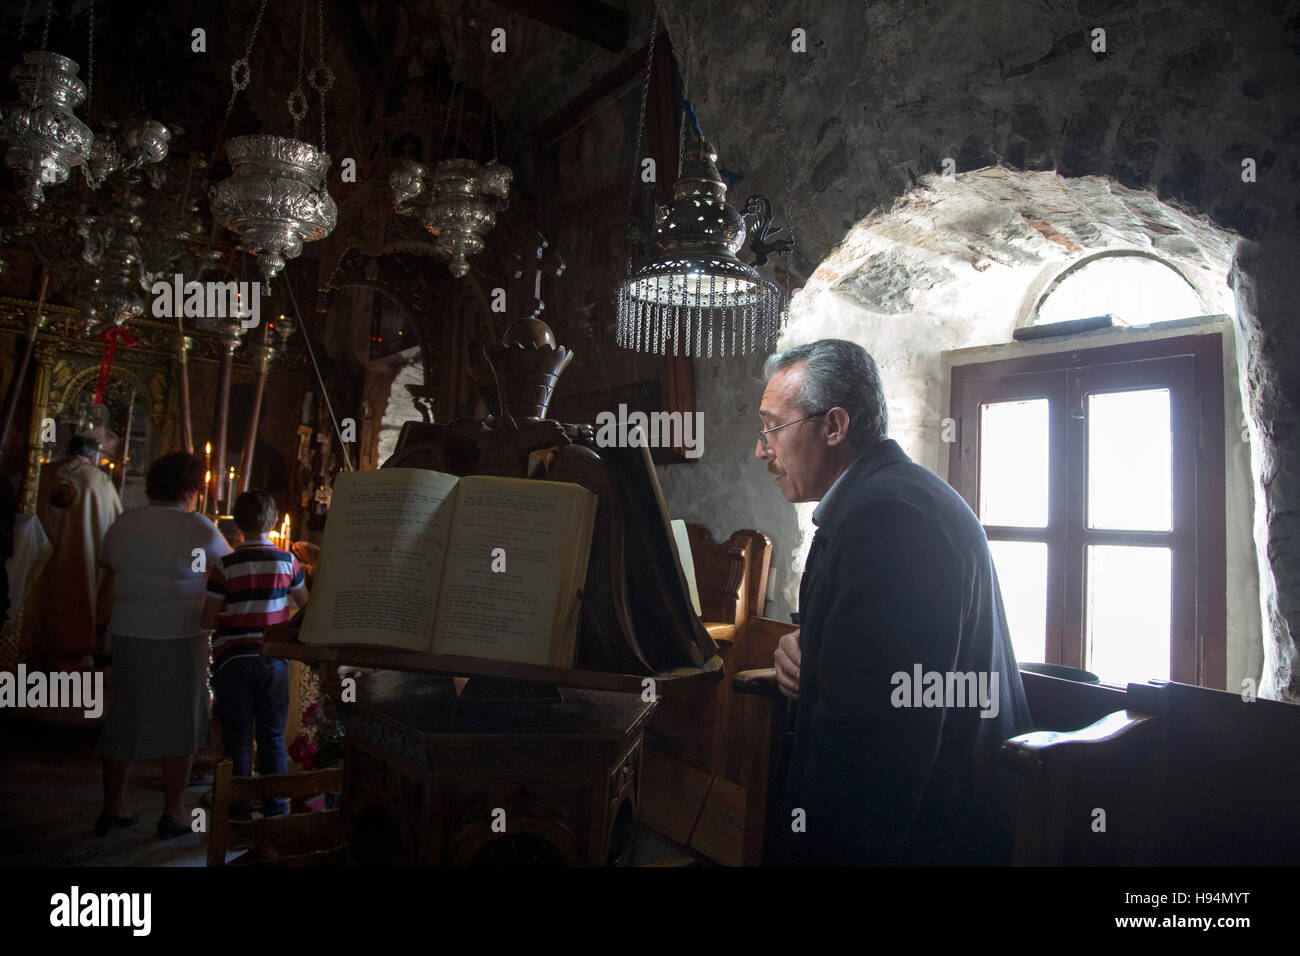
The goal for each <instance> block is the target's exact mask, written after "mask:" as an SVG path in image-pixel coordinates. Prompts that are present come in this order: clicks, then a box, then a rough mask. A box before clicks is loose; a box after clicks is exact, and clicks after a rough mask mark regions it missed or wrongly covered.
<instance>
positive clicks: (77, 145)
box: [0, 51, 95, 212]
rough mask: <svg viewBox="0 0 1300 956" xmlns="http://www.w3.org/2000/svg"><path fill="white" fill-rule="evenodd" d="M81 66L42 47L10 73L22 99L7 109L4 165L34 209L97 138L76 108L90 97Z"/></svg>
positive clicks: (1, 130)
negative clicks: (45, 188)
mask: <svg viewBox="0 0 1300 956" xmlns="http://www.w3.org/2000/svg"><path fill="white" fill-rule="evenodd" d="M78 69H79V67H78V66H77V64H76V63H75V62H73V61H72V60H70V59H68V58H67V57H66V56H60V55H59V54H57V53H48V52H44V51H42V52H39V53H25V54H23V63H22V65H21V66H16V67H14V68H13V70H12V71H11V72H10V74H9V76H10V79H12V80H13V81H14V83H15V84H16V85H17V86H18V93H19V100H18V102H17V103H15V104H14V105H13V106H12V107H11V108H10V109H9V110H7V111H6V113H5V116H4V120H3V123H0V135H2V136H3V137H4V139H5V140H6V141H7V142H8V143H9V149H8V151H7V152H6V153H5V165H6V166H8V167H9V168H10V169H11V170H13V173H14V178H15V179H16V180H17V183H18V191H19V194H20V195H21V196H22V198H23V200H24V202H25V204H26V206H27V208H28V210H30V211H32V212H35V211H36V210H37V209H38V208H39V207H40V204H41V203H43V202H44V201H45V191H44V188H43V187H44V186H51V185H55V184H58V183H63V182H67V179H68V175H69V173H70V172H71V170H72V167H74V166H78V165H80V164H81V163H84V162H85V161H86V158H87V157H88V156H89V155H90V152H91V148H92V147H93V145H94V142H95V134H94V133H93V132H91V129H90V127H89V126H87V125H86V124H85V123H83V122H82V121H81V120H80V119H78V118H77V115H76V113H74V112H73V111H74V110H75V109H76V108H77V107H78V106H80V105H81V104H82V103H83V102H84V101H85V99H86V86H85V84H84V83H82V82H81V80H79V79H77V70H78Z"/></svg>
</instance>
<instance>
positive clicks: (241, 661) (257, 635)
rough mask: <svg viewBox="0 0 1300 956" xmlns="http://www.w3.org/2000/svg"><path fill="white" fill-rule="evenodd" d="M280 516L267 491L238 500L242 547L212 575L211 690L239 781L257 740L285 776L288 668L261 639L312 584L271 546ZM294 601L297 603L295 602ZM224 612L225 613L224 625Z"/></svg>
mask: <svg viewBox="0 0 1300 956" xmlns="http://www.w3.org/2000/svg"><path fill="white" fill-rule="evenodd" d="M278 517H279V515H278V513H277V511H276V507H275V499H274V498H272V497H271V496H270V495H269V494H267V493H266V492H265V491H246V492H244V493H243V494H242V495H240V496H239V498H238V499H236V501H235V524H236V525H237V526H238V527H239V530H240V531H241V532H242V533H243V535H244V540H243V542H242V543H241V544H240V545H239V546H238V547H236V548H235V550H234V551H232V552H231V553H230V554H228V555H226V556H225V557H224V558H222V559H221V560H220V562H219V563H217V564H216V565H214V566H213V567H212V569H211V571H210V572H209V575H208V595H207V603H206V604H205V605H204V608H203V626H204V627H207V628H211V627H214V626H215V627H216V628H217V633H216V635H215V636H214V637H213V639H212V666H213V678H212V685H213V690H214V691H215V692H216V706H217V714H218V715H219V717H220V719H221V730H222V735H223V737H224V741H225V755H226V756H227V757H228V758H229V759H230V760H231V761H232V762H233V763H234V765H235V767H234V769H235V775H236V776H243V777H247V776H249V775H250V774H251V773H252V750H253V738H254V736H256V738H257V750H258V754H259V757H258V764H259V769H260V770H261V772H262V773H264V774H270V773H284V772H285V771H286V770H287V769H288V754H287V752H286V751H285V746H284V725H285V721H286V719H287V717H288V711H289V664H288V662H287V661H284V660H278V659H272V658H268V657H262V656H261V649H262V634H263V632H264V631H265V630H266V628H267V627H269V626H270V625H272V624H278V623H280V622H281V621H287V620H288V619H289V618H290V617H292V616H293V605H294V604H296V605H298V606H299V607H301V606H302V605H304V604H306V603H307V586H306V583H305V581H306V578H305V576H304V574H303V570H302V567H301V565H299V564H298V559H297V558H295V557H294V556H293V555H292V554H290V553H289V552H287V551H281V550H280V549H279V548H277V547H275V545H273V544H272V543H271V539H270V538H269V537H268V535H267V532H269V531H270V530H271V529H272V528H274V527H275V523H276V519H277V518H278ZM291 600H292V602H293V604H291V603H290V601H291ZM222 610H224V611H225V614H224V615H223V616H221V618H220V620H218V614H219V612H221V611H222ZM262 812H263V814H264V815H265V816H276V815H279V814H283V813H288V812H289V803H288V801H287V800H283V799H275V800H269V801H264V802H263V806H262ZM250 815H251V814H250V808H249V807H248V806H246V805H232V806H231V816H232V817H233V818H235V819H241V818H242V819H247V818H248V817H249V816H250Z"/></svg>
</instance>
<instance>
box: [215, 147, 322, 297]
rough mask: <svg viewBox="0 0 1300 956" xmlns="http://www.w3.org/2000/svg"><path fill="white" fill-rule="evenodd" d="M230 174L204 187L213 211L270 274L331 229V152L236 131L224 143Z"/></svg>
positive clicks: (267, 273)
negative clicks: (327, 188) (328, 187)
mask: <svg viewBox="0 0 1300 956" xmlns="http://www.w3.org/2000/svg"><path fill="white" fill-rule="evenodd" d="M226 155H227V156H229V157H230V164H231V165H232V166H233V167H234V170H235V172H234V175H233V176H231V177H230V178H229V179H227V180H225V181H224V182H220V183H218V184H217V185H215V186H213V187H212V188H211V189H210V190H209V191H208V198H209V199H210V200H211V203H212V215H213V216H215V217H216V219H217V221H218V222H220V223H221V224H222V225H223V226H225V227H226V228H227V229H229V230H230V231H232V232H235V233H238V234H239V236H240V237H241V242H240V248H242V249H243V250H244V251H245V252H249V253H252V254H253V255H255V256H256V257H257V264H258V266H259V267H260V268H261V270H262V275H264V276H265V277H266V278H268V279H270V278H271V277H272V276H276V275H278V274H279V273H280V270H281V269H283V268H284V261H285V260H286V259H293V258H295V257H296V256H297V255H298V254H299V253H301V252H302V245H303V243H304V242H313V241H315V240H317V239H323V238H325V237H326V236H328V235H329V234H330V233H331V232H333V231H334V226H335V224H336V223H337V221H338V206H336V205H335V204H334V200H333V199H331V198H330V194H329V193H328V192H326V191H325V174H326V173H327V172H328V171H329V167H330V158H329V154H328V153H326V152H324V151H323V150H318V149H316V148H315V147H313V146H311V145H310V144H309V143H304V142H303V141H302V140H298V139H290V138H289V137H286V136H270V135H257V136H238V137H236V138H234V139H231V140H228V141H227V142H226Z"/></svg>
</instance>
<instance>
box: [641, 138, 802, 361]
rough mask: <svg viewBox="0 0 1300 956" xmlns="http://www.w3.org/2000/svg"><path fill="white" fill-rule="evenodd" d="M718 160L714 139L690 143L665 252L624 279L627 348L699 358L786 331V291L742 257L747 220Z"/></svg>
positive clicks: (658, 230) (668, 219)
mask: <svg viewBox="0 0 1300 956" xmlns="http://www.w3.org/2000/svg"><path fill="white" fill-rule="evenodd" d="M717 161H718V154H717V151H716V150H714V148H713V146H712V145H710V144H709V142H708V141H707V140H704V139H696V140H694V141H693V142H692V144H691V145H690V146H688V147H687V148H686V151H685V153H684V155H683V157H682V169H681V174H680V175H679V176H678V178H677V183H676V185H675V186H674V188H673V200H672V202H671V203H670V204H669V205H668V207H667V209H666V210H665V211H664V212H663V213H662V215H660V217H659V220H658V224H657V225H656V227H655V244H656V245H657V247H658V249H659V254H658V255H657V256H656V258H655V259H654V260H653V261H652V262H650V263H648V264H646V265H644V266H642V267H641V268H640V269H638V270H636V271H635V272H633V273H632V274H631V275H630V276H629V277H628V278H627V279H626V280H624V282H623V283H622V285H620V286H619V290H618V335H617V342H618V344H619V345H621V346H623V347H624V348H628V349H632V350H634V351H638V352H649V353H652V354H657V355H669V354H671V355H691V356H695V357H702V356H708V357H712V356H713V354H714V349H715V348H716V349H717V354H718V355H725V354H731V355H736V354H744V353H747V352H752V351H753V350H754V349H755V348H756V347H757V346H758V344H759V342H760V341H761V342H762V343H763V344H764V346H766V347H770V346H771V345H772V344H773V343H775V341H776V339H777V336H778V335H779V334H780V326H781V315H782V296H781V293H780V292H779V291H778V290H777V287H776V286H775V285H774V284H773V283H771V282H769V281H768V280H766V279H764V278H763V277H762V276H761V275H759V273H758V270H757V269H756V268H754V266H752V265H748V264H747V263H744V262H741V261H740V260H739V259H738V258H736V252H737V251H738V250H739V249H740V247H741V246H742V245H744V243H745V235H746V229H745V219H744V217H743V216H742V215H741V214H740V213H739V212H737V211H736V209H735V208H733V207H732V206H731V205H729V204H728V203H727V201H726V197H727V185H726V183H725V182H723V180H722V177H721V176H720V175H719V174H718V167H717ZM756 200H758V203H759V204H761V206H764V207H766V206H767V203H766V200H759V197H755V199H754V200H751V204H754V208H755V209H757V208H759V204H755V201H756ZM769 208H770V207H769ZM750 209H751V206H750V205H747V206H746V211H747V212H748V211H750ZM766 228H767V224H766V223H765V224H764V225H763V230H764V232H765V231H766ZM715 342H716V345H715Z"/></svg>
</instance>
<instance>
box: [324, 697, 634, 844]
mask: <svg viewBox="0 0 1300 956" xmlns="http://www.w3.org/2000/svg"><path fill="white" fill-rule="evenodd" d="M357 701H358V702H359V703H356V704H343V705H341V706H340V714H341V716H342V720H343V723H344V727H345V732H346V735H347V756H346V759H345V763H344V783H343V788H344V789H343V807H344V817H345V826H346V829H347V837H348V848H349V859H350V862H351V863H353V864H354V865H362V866H366V865H379V866H391V865H414V866H493V865H497V866H526V865H533V866H537V865H541V866H546V865H556V866H559V865H596V866H598V865H601V864H605V863H609V862H612V860H613V859H614V858H615V857H616V856H617V855H618V854H619V853H620V852H621V851H622V849H623V847H624V846H625V845H626V835H627V832H628V828H629V827H630V826H631V823H632V821H633V820H635V819H636V814H637V808H638V787H639V783H640V775H641V751H642V733H643V730H644V727H645V724H646V721H647V720H648V719H649V716H650V714H651V712H652V711H653V710H654V708H655V704H654V702H647V701H643V700H642V699H641V697H640V696H638V695H635V694H622V693H611V692H608V691H585V690H575V689H571V688H566V689H565V691H564V696H563V700H562V701H558V702H553V703H547V704H526V705H523V704H512V703H509V702H505V701H500V700H498V701H493V702H492V703H490V704H488V703H483V704H474V703H472V702H470V701H468V700H466V699H464V698H461V699H459V700H458V699H457V697H456V691H455V687H454V686H453V684H452V681H451V680H450V679H449V678H441V677H434V676H430V675H413V674H398V673H393V672H385V671H380V672H376V673H374V674H368V675H364V676H362V677H360V678H358V684H357ZM362 701H364V703H360V702H362Z"/></svg>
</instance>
